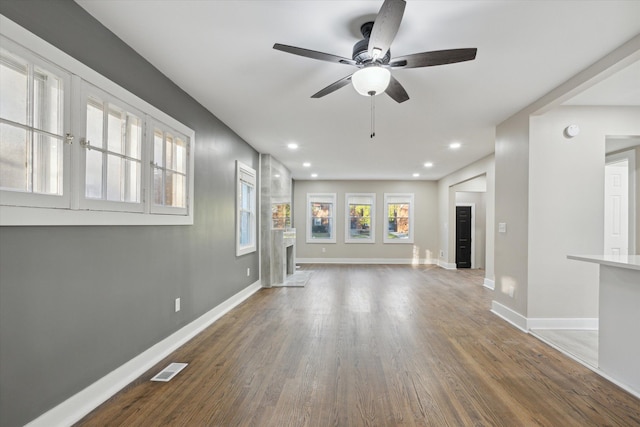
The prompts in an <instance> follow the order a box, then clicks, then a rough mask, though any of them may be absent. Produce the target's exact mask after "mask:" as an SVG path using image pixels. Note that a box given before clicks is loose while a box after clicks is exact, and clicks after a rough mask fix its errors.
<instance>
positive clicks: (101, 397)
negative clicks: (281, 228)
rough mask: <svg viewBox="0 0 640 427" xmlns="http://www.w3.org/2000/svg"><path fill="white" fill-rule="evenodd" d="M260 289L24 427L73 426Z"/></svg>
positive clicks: (226, 303)
mask: <svg viewBox="0 0 640 427" xmlns="http://www.w3.org/2000/svg"><path fill="white" fill-rule="evenodd" d="M260 288H261V283H260V281H259V280H258V281H257V282H255V283H253V284H251V285H249V286H247V287H246V288H244V289H243V290H241V291H240V292H238V293H237V294H235V295H234V296H232V297H231V298H229V299H227V300H226V301H224V302H222V303H221V304H219V305H218V306H216V307H214V308H213V309H211V310H210V311H208V312H207V313H205V314H203V315H202V316H200V317H198V318H197V319H195V320H194V321H193V322H191V323H189V324H188V325H186V326H184V327H182V328H181V329H180V330H178V331H176V332H174V333H173V334H171V335H170V336H168V337H167V338H165V339H163V340H162V341H160V342H159V343H157V344H155V345H153V346H152V347H150V348H149V349H147V350H145V351H144V352H143V353H141V354H139V355H138V356H136V357H134V358H133V359H131V360H130V361H128V362H127V363H125V364H124V365H122V366H120V367H119V368H117V369H115V370H114V371H112V372H110V373H109V374H107V375H105V376H104V377H102V378H100V379H99V380H98V381H96V382H94V383H93V384H91V385H90V386H88V387H87V388H85V389H84V390H82V391H80V392H78V393H76V394H75V395H73V396H71V397H70V398H69V399H67V400H65V401H64V402H62V403H61V404H59V405H58V406H56V407H55V408H53V409H51V410H49V411H47V412H45V413H44V414H42V415H40V416H39V417H38V418H36V419H35V420H33V421H31V422H30V423H29V424H27V426H26V427H48V426H70V425H72V424H74V423H76V422H77V421H79V420H80V419H81V418H82V417H84V416H85V415H87V414H88V413H89V412H91V411H92V410H94V409H95V408H97V407H98V406H100V405H101V404H102V403H104V402H105V401H106V400H107V399H109V398H110V397H111V396H113V395H114V394H116V393H117V392H118V391H120V390H121V389H123V388H124V387H125V386H127V385H128V384H129V383H131V382H132V381H133V380H135V379H136V378H138V377H139V376H140V375H142V374H144V373H145V372H146V371H148V370H149V369H150V368H152V367H153V366H154V365H155V364H156V363H158V362H160V361H161V360H162V359H164V358H165V357H167V356H168V355H169V354H171V353H172V352H173V351H175V350H176V349H178V348H179V347H180V346H182V345H183V344H185V343H186V342H187V341H189V340H190V339H191V338H193V337H195V336H196V335H197V334H199V333H200V332H202V331H203V330H204V329H206V328H207V327H209V326H210V325H211V324H213V323H214V322H215V321H216V320H218V319H219V318H220V317H222V316H223V315H225V314H226V313H227V312H229V311H230V310H231V309H232V308H234V307H235V306H237V305H238V304H240V303H241V302H242V301H244V300H246V299H247V298H249V297H250V296H251V295H253V294H254V293H255V292H257V291H258V290H259V289H260Z"/></svg>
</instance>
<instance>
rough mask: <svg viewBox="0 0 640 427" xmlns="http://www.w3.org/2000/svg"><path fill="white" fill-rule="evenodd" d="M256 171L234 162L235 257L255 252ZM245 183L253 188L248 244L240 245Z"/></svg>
mask: <svg viewBox="0 0 640 427" xmlns="http://www.w3.org/2000/svg"><path fill="white" fill-rule="evenodd" d="M256 176H257V174H256V170H255V169H253V168H252V167H251V166H248V165H245V164H244V163H242V162H240V161H237V162H236V256H241V255H246V254H249V253H252V252H255V251H256V250H257V240H258V239H257V234H258V233H257V212H256V206H257V203H256V199H257V193H258V188H257V179H256ZM243 182H245V183H247V184H249V185H252V186H253V196H252V197H251V200H250V201H249V202H250V211H251V215H250V218H251V220H250V226H249V227H250V230H249V232H250V236H251V237H250V243H249V244H248V245H241V244H240V227H241V222H242V221H241V208H242V183H243Z"/></svg>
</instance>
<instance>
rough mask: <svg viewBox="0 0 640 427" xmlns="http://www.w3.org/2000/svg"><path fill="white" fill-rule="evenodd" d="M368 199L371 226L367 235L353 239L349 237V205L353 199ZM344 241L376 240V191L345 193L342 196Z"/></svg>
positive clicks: (370, 241) (363, 241)
mask: <svg viewBox="0 0 640 427" xmlns="http://www.w3.org/2000/svg"><path fill="white" fill-rule="evenodd" d="M358 198H359V199H363V200H364V199H369V201H370V203H371V227H370V229H369V233H370V234H369V237H368V238H364V239H363V238H361V239H354V238H352V237H351V233H350V231H351V212H350V210H349V205H350V204H351V200H353V199H358ZM344 212H345V213H344V217H345V221H344V242H345V243H365V244H367V243H375V242H376V193H346V194H345V197H344Z"/></svg>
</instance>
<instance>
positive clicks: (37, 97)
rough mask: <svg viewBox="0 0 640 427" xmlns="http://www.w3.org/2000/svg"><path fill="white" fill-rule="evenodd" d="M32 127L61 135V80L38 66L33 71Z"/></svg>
mask: <svg viewBox="0 0 640 427" xmlns="http://www.w3.org/2000/svg"><path fill="white" fill-rule="evenodd" d="M33 127H35V128H36V129H40V130H44V131H47V132H50V133H53V134H56V135H62V81H61V80H60V78H59V77H57V76H56V75H55V74H52V73H49V72H47V71H44V70H41V69H39V68H36V69H35V70H34V72H33Z"/></svg>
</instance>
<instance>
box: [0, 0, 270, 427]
mask: <svg viewBox="0 0 640 427" xmlns="http://www.w3.org/2000/svg"><path fill="white" fill-rule="evenodd" d="M0 13H2V14H3V15H5V16H6V17H8V18H10V19H12V20H13V21H15V22H17V23H18V24H20V25H22V26H23V27H25V28H27V29H28V30H30V31H31V32H33V33H35V34H36V35H38V36H39V37H41V38H43V39H45V40H47V41H48V42H50V43H51V44H53V45H55V46H56V47H58V48H59V49H61V50H63V51H65V52H66V53H68V54H69V55H71V56H73V57H75V58H76V59H78V60H80V61H81V62H83V63H85V64H87V65H88V66H90V67H91V68H93V69H94V70H96V71H98V72H99V73H101V74H103V75H104V76H106V77H108V78H109V79H111V80H112V81H114V82H116V83H118V84H119V85H121V86H122V87H124V88H126V89H127V90H129V91H130V92H132V93H134V94H136V95H137V96H139V97H140V98H142V99H144V100H145V101H147V102H149V103H150V104H152V105H154V106H155V107H157V108H159V109H160V110H163V111H164V112H166V113H167V114H169V115H171V116H173V117H175V118H176V119H177V120H179V121H181V122H182V123H184V124H185V125H187V126H189V127H191V128H192V129H194V130H195V132H196V151H195V212H194V217H195V223H194V225H193V226H145V227H139V226H120V227H111V226H109V227H106V226H105V227H85V226H78V227H0V425H1V426H17V425H22V424H24V423H26V422H28V421H30V420H32V419H34V418H35V417H37V416H39V415H40V414H42V413H44V412H45V411H47V410H48V409H50V408H52V407H54V406H56V405H57V404H59V403H61V402H62V401H64V400H65V399H66V398H68V397H70V396H72V395H73V394H75V393H77V392H79V391H80V390H82V389H83V388H84V387H86V386H88V385H90V384H91V383H92V382H94V381H96V380H98V379H99V378H101V377H102V376H104V375H105V374H107V373H109V372H110V371H112V370H113V369H115V368H117V367H118V366H120V365H122V364H123V363H125V362H127V361H128V360H130V359H131V358H133V357H134V356H136V355H138V354H139V353H141V352H142V351H144V350H145V349H147V348H148V347H150V346H151V345H153V344H155V343H156V342H158V341H160V340H162V339H163V338H165V337H167V336H168V335H170V334H171V333H173V332H175V331H176V330H178V329H179V328H180V327H182V326H184V325H186V324H187V323H189V322H191V321H192V320H194V319H195V318H197V317H198V316H200V315H202V314H203V313H205V312H207V311H208V310H210V309H212V308H213V307H215V306H216V305H218V304H220V303H221V302H223V301H224V300H225V299H227V298H229V297H230V296H232V295H234V294H236V293H237V292H239V291H240V290H242V289H243V288H245V287H247V286H248V285H250V284H251V283H253V282H255V281H257V280H258V256H257V253H254V254H249V255H245V256H242V257H236V256H235V215H234V209H235V208H234V206H235V161H236V160H240V161H242V162H244V163H246V164H248V165H251V166H252V167H253V168H255V169H256V170H257V169H258V153H257V152H256V151H255V150H254V149H253V148H252V147H250V146H249V145H248V144H247V143H246V142H245V141H243V140H242V139H241V138H240V137H238V136H237V135H236V134H235V133H234V132H233V131H231V130H230V129H229V128H228V127H226V126H225V125H224V124H223V123H222V122H220V121H219V120H218V119H217V118H216V117H214V116H213V115H212V114H211V113H209V112H208V111H207V110H205V109H204V108H203V107H202V106H201V105H199V104H198V103H197V102H196V101H194V100H193V99H192V98H191V97H189V96H188V95H187V94H186V93H184V92H183V91H182V90H181V89H180V88H178V87H177V86H176V85H174V84H173V83H172V82H171V81H170V80H169V79H167V78H166V77H165V76H163V75H162V74H161V73H160V72H159V71H158V70H156V69H155V68H154V67H153V66H152V65H151V64H149V63H148V62H146V61H145V60H144V59H143V58H142V57H141V56H139V55H138V54H136V52H135V51H133V50H132V49H131V48H129V47H128V46H127V45H125V44H124V43H123V42H122V41H121V40H120V39H118V38H117V37H116V36H115V35H114V34H112V33H111V32H109V31H108V30H107V29H106V28H104V27H103V26H102V25H101V24H100V23H99V22H97V21H96V20H95V19H93V18H92V17H91V16H90V15H89V14H87V13H86V12H85V11H84V10H83V9H82V8H80V7H79V6H78V5H77V4H75V3H74V2H72V1H70V0H36V1H34V0H21V1H16V0H2V1H1V2H0ZM167 54H171V52H167ZM247 267H250V268H251V277H247V275H246V271H247ZM177 297H180V298H182V310H181V311H180V312H179V313H174V310H173V303H174V299H175V298H177Z"/></svg>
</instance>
